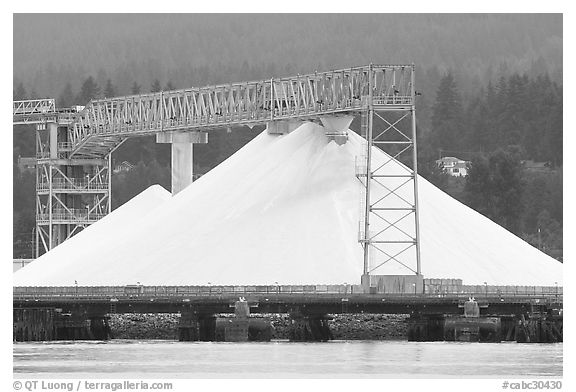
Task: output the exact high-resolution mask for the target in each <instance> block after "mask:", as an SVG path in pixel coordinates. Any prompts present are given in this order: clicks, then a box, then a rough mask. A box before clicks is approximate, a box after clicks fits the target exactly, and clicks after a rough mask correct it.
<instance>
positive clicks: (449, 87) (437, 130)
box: [430, 72, 463, 150]
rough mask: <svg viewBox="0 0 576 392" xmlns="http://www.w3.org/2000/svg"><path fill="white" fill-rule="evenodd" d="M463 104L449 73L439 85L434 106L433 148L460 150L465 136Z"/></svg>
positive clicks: (431, 141) (431, 139) (431, 137)
mask: <svg viewBox="0 0 576 392" xmlns="http://www.w3.org/2000/svg"><path fill="white" fill-rule="evenodd" d="M462 128H463V124H462V105H461V103H460V96H459V94H458V90H457V88H456V81H455V80H454V76H453V75H452V73H451V72H449V73H447V74H446V75H445V76H444V77H443V78H442V80H441V81H440V85H439V86H438V90H437V92H436V102H435V103H434V106H433V108H432V130H431V134H430V143H431V144H432V147H433V148H441V149H446V150H458V149H459V148H461V144H462V143H461V141H460V139H461V138H462V137H463V129H462Z"/></svg>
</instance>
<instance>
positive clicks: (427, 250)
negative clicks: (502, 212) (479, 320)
mask: <svg viewBox="0 0 576 392" xmlns="http://www.w3.org/2000/svg"><path fill="white" fill-rule="evenodd" d="M348 134H349V138H348V141H347V143H345V144H343V145H341V146H339V145H338V144H336V143H335V142H333V141H329V139H328V138H327V137H326V136H325V133H324V129H323V128H322V127H321V126H319V125H316V124H312V123H306V124H304V125H302V126H300V127H299V128H298V129H296V130H295V131H293V132H291V133H290V134H287V135H284V136H278V135H269V134H268V133H267V132H266V131H264V132H263V133H262V134H260V135H259V136H258V137H256V138H255V139H254V140H253V141H252V142H250V143H249V144H247V145H246V146H245V147H244V148H242V149H241V150H239V151H238V152H237V153H236V154H234V155H233V156H232V157H230V158H229V159H228V160H226V161H225V162H223V163H222V164H221V165H219V166H218V167H216V168H215V169H213V170H212V171H210V172H209V173H207V174H206V175H204V176H203V177H201V178H200V179H198V180H197V181H196V182H194V184H192V185H191V186H189V187H188V188H186V189H184V190H183V191H182V192H180V193H179V194H177V195H176V196H174V197H172V198H171V199H170V200H169V201H167V202H165V203H163V204H162V205H161V207H159V208H156V209H153V210H151V211H149V213H148V214H146V216H145V217H139V218H138V219H137V220H133V221H132V217H131V218H130V219H128V220H127V221H122V222H120V223H121V224H118V225H107V232H106V233H105V235H100V236H98V237H94V238H92V237H89V234H90V233H89V231H88V230H86V232H85V238H86V242H83V243H82V245H81V246H82V249H77V245H74V246H73V245H72V241H70V246H67V247H66V248H64V247H63V245H61V246H60V247H62V251H61V252H59V254H58V255H56V254H55V251H57V250H58V249H59V248H60V247H58V248H56V249H55V250H54V251H52V252H49V253H48V254H46V255H45V256H43V257H42V258H41V259H38V260H37V261H35V262H34V263H32V265H31V266H29V267H26V268H24V269H22V270H21V272H20V271H19V272H17V273H16V274H15V279H14V282H15V283H14V284H15V285H18V286H22V285H37V286H43V285H71V284H73V282H74V281H77V282H78V284H79V285H125V284H135V283H136V282H140V283H141V284H145V285H208V284H209V283H210V284H213V285H221V284H222V285H243V284H266V285H273V284H275V282H278V284H341V283H344V282H347V283H354V284H358V283H359V281H360V275H361V274H362V263H363V256H362V255H363V253H362V248H361V246H360V244H359V243H358V228H359V221H360V217H361V214H360V211H361V210H362V208H361V203H360V201H361V200H362V189H363V187H362V185H361V183H360V181H359V180H358V178H357V177H356V175H355V166H356V162H357V161H360V162H361V159H360V160H359V157H360V156H361V155H362V154H363V149H364V144H363V143H364V139H362V138H361V137H360V136H358V135H357V134H355V133H353V132H352V131H349V132H348ZM373 160H374V161H373V162H374V164H375V165H376V167H378V166H380V165H383V164H385V163H386V162H388V163H386V164H385V165H384V167H386V169H385V170H387V172H388V173H390V174H395V173H402V172H404V169H403V167H402V166H401V165H399V164H397V163H396V162H395V161H391V162H390V158H389V156H388V155H386V154H385V153H383V152H382V151H380V150H378V149H373ZM397 181H399V180H397ZM418 181H419V182H418V185H419V201H420V240H421V260H422V273H423V275H424V277H425V278H460V279H462V280H463V283H464V284H483V282H488V284H490V285H516V284H517V285H554V283H555V282H558V284H561V283H562V265H561V263H559V262H557V261H556V260H554V259H552V258H550V257H548V256H547V255H545V254H543V253H542V252H540V251H538V250H537V249H535V248H534V247H532V246H530V245H529V244H527V243H526V242H524V241H522V240H521V239H519V238H518V237H516V236H514V235H513V234H512V233H510V232H508V231H507V230H505V229H503V228H502V227H500V226H498V225H497V224H495V223H494V222H492V221H490V220H489V219H487V218H485V217H484V216H482V215H480V214H478V213H477V212H475V211H474V210H472V209H470V208H468V207H466V206H465V205H463V204H461V203H460V202H458V201H457V200H455V199H453V198H451V197H450V196H448V195H447V194H445V193H444V192H442V191H441V190H439V189H438V188H436V187H434V186H433V185H432V184H430V183H429V182H427V181H426V180H424V179H423V178H421V177H420V178H419V180H418ZM399 184H400V183H398V184H388V183H387V184H385V185H387V186H388V187H391V188H392V189H394V188H396V187H397V186H398V185H399ZM411 189H413V188H411V187H409V186H408V187H400V188H399V189H398V191H397V193H398V194H399V195H400V197H398V196H394V195H392V196H386V197H384V196H385V195H386V194H387V193H388V191H387V190H386V187H384V186H375V187H373V193H372V197H373V199H374V200H376V199H378V198H382V197H384V199H383V200H384V203H386V202H388V201H389V203H391V204H390V205H393V204H394V203H398V202H401V200H402V198H405V199H406V200H408V199H409V198H410V197H411V196H413V195H411ZM385 205H386V204H385ZM388 219H389V220H390V221H391V222H395V221H396V220H397V218H395V219H392V218H390V217H388ZM382 223H383V221H382V220H380V222H378V221H377V220H373V222H372V224H371V227H370V231H371V232H377V231H378V230H379V229H381V227H384V226H382ZM410 226H411V224H410V220H409V219H405V220H403V221H401V222H398V223H396V224H395V227H392V228H391V229H390V230H387V231H386V233H387V234H388V235H390V236H391V237H390V238H394V236H397V237H398V238H402V236H404V235H405V234H404V233H403V232H405V233H407V234H410V230H411V228H410ZM412 226H413V224H412ZM102 234H104V233H102ZM119 237H121V238H122V240H121V241H119V240H118V238H119ZM386 250H387V251H388V252H390V254H392V255H394V254H395V253H397V251H396V250H394V249H392V250H389V249H388V248H386ZM78 252H80V253H78ZM53 253H54V254H53ZM373 253H374V254H376V256H380V255H381V252H373ZM409 253H410V252H404V253H402V254H401V255H398V256H397V257H396V259H393V260H390V261H388V262H387V263H385V264H384V265H382V266H380V267H378V268H376V269H374V271H373V273H374V274H411V273H412V272H411V271H410V270H409V269H407V268H406V267H410V268H415V266H414V264H413V260H412V261H411V260H408V259H402V257H406V258H409V257H408V256H407V255H408V254H409ZM381 260H382V259H381V258H378V257H375V258H374V259H371V261H370V262H371V268H375V267H376V266H377V265H378V264H380V263H381ZM397 260H398V261H400V262H402V263H403V264H406V266H404V265H402V264H401V263H400V262H398V261H397ZM409 263H412V265H410V264H409ZM35 264H37V265H38V266H35ZM40 264H44V265H43V266H40Z"/></svg>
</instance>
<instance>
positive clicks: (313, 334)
mask: <svg viewBox="0 0 576 392" xmlns="http://www.w3.org/2000/svg"><path fill="white" fill-rule="evenodd" d="M290 317H291V319H292V324H291V326H290V334H289V335H290V340H291V341H294V342H327V341H328V340H332V339H333V338H334V337H333V336H332V331H330V328H329V326H328V320H329V319H330V317H328V316H327V315H324V314H314V315H308V314H302V313H292V314H290Z"/></svg>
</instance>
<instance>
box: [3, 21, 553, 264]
mask: <svg viewBox="0 0 576 392" xmlns="http://www.w3.org/2000/svg"><path fill="white" fill-rule="evenodd" d="M14 37H15V38H14V98H15V99H24V98H37V97H54V98H56V100H57V105H58V106H61V107H62V106H68V105H72V104H84V103H86V102H88V101H89V100H90V99H92V98H96V97H111V96H115V95H123V94H138V93H142V92H149V91H160V90H169V89H173V88H185V87H190V86H201V85H206V84H211V83H219V82H229V81H240V80H253V79H260V78H269V77H272V76H275V77H276V76H285V75H291V74H295V73H305V72H311V71H314V70H327V69H334V68H339V67H348V66H353V65H360V64H366V63H370V62H373V63H412V62H414V63H415V64H416V67H417V68H416V72H417V73H416V75H417V81H416V82H417V86H416V88H417V90H419V91H420V92H422V96H420V97H418V102H417V120H418V134H419V169H420V172H421V174H422V175H424V176H425V177H426V178H428V179H430V180H431V181H432V182H434V183H435V184H436V185H437V186H439V187H440V188H442V189H444V190H445V191H447V192H448V193H450V194H451V195H453V196H454V197H456V198H458V199H459V200H461V201H463V202H465V203H467V204H468V205H470V206H471V207H473V208H475V209H476V210H478V211H480V212H482V213H483V214H485V215H486V216H488V217H489V218H491V219H493V220H494V221H496V222H498V223H500V224H502V225H503V226H505V227H506V228H508V229H509V230H511V231H512V232H514V233H516V234H517V235H519V236H521V237H523V238H525V239H526V240H528V241H529V242H531V243H532V244H533V245H535V246H538V247H540V248H541V249H543V250H544V251H546V252H548V253H550V254H552V255H554V256H555V257H560V256H561V249H562V166H563V159H562V17H561V16H559V15H249V14H247V15H226V14H223V15H201V16H200V15H169V14H166V15H112V16H110V15H90V16H81V17H79V16H78V15H15V17H14ZM353 125H355V124H353ZM261 130H262V128H254V129H253V130H250V129H248V128H241V129H233V131H232V132H231V133H227V132H226V131H217V132H213V133H211V134H210V142H209V143H208V144H207V145H198V146H196V147H195V166H196V167H195V171H196V172H198V173H205V172H207V171H208V170H210V169H211V168H213V167H214V166H216V165H217V164H219V163H220V162H222V161H223V160H224V159H226V158H227V157H228V156H230V155H231V154H232V153H234V151H236V150H237V149H238V148H239V147H240V146H242V145H244V144H245V143H247V142H248V141H249V140H251V139H252V138H253V137H254V136H255V135H257V134H258V132H260V131H261ZM33 155H34V138H33V131H32V129H31V128H29V127H25V126H18V127H14V196H15V197H14V200H15V202H14V256H15V257H29V256H30V250H31V238H32V234H31V233H32V229H33V222H34V177H33V174H32V173H30V172H26V171H19V170H18V168H17V167H16V163H17V159H18V156H33ZM446 155H452V156H457V157H459V158H462V159H466V160H470V161H471V162H472V167H471V170H470V175H469V176H468V177H467V178H466V179H464V178H451V177H449V176H447V175H445V174H443V173H441V172H439V170H438V169H437V168H436V167H435V163H434V161H435V160H436V159H438V157H439V156H446ZM113 158H114V161H115V163H116V164H117V163H120V162H122V161H125V160H126V161H129V162H131V163H132V164H134V165H135V168H134V169H133V170H132V171H130V172H127V173H121V174H118V175H115V176H114V178H113V186H114V192H113V193H114V194H113V206H114V207H117V206H118V205H121V204H122V203H124V202H125V201H127V200H129V198H130V197H132V196H133V195H134V194H136V193H137V192H139V191H141V190H143V189H144V188H145V187H147V186H148V185H150V184H153V183H160V184H162V185H163V186H165V187H167V188H169V186H170V176H169V173H170V171H169V165H170V149H169V146H168V145H157V144H156V143H155V141H154V138H150V137H147V138H139V139H133V140H129V141H127V142H126V143H124V144H123V145H122V147H121V148H120V149H119V150H117V151H116V152H115V154H114V157H113ZM524 161H538V162H546V163H547V166H546V167H547V169H546V170H545V171H531V170H528V169H527V168H526V166H525V165H524V164H522V162H524Z"/></svg>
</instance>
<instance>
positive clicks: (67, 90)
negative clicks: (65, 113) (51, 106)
mask: <svg viewBox="0 0 576 392" xmlns="http://www.w3.org/2000/svg"><path fill="white" fill-rule="evenodd" d="M74 103H75V102H74V92H73V91H72V85H71V84H70V82H68V83H66V85H65V86H64V89H63V90H62V92H61V93H60V96H59V97H58V102H57V106H58V107H64V108H66V107H70V106H72V105H74Z"/></svg>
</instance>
